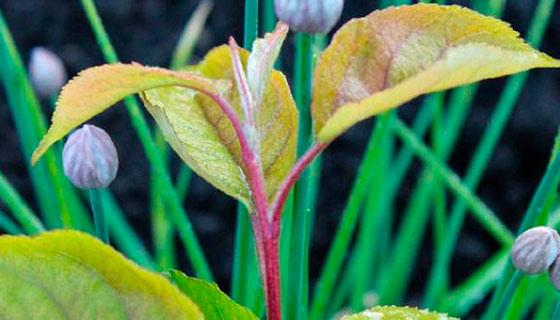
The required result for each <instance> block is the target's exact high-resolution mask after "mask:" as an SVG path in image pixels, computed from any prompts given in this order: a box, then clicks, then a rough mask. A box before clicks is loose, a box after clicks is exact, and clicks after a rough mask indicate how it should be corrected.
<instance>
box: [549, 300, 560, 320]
mask: <svg viewBox="0 0 560 320" xmlns="http://www.w3.org/2000/svg"><path fill="white" fill-rule="evenodd" d="M550 319H560V301H559V302H556V305H555V306H554V311H553V312H552V317H551V318H550Z"/></svg>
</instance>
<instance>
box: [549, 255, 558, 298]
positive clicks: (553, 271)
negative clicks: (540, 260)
mask: <svg viewBox="0 0 560 320" xmlns="http://www.w3.org/2000/svg"><path fill="white" fill-rule="evenodd" d="M548 276H549V277H550V282H552V284H553V285H554V287H555V288H556V290H558V291H560V257H558V258H556V261H554V264H552V267H551V268H550V270H549V271H548Z"/></svg>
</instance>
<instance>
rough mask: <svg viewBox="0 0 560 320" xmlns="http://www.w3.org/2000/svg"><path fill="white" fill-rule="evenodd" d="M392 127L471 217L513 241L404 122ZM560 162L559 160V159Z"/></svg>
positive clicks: (507, 242) (495, 234) (501, 239)
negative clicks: (461, 203)
mask: <svg viewBox="0 0 560 320" xmlns="http://www.w3.org/2000/svg"><path fill="white" fill-rule="evenodd" d="M394 124H395V125H394V126H393V129H394V131H395V133H396V134H397V136H399V138H401V139H402V141H403V142H404V143H406V144H408V145H410V146H411V147H412V149H413V150H414V152H415V153H416V155H417V156H418V157H419V158H420V159H421V160H422V161H424V162H425V163H426V164H428V165H430V166H431V167H432V168H433V170H434V172H435V173H436V174H437V175H438V176H440V177H441V178H442V179H443V181H444V182H445V183H446V185H447V187H448V188H449V189H450V190H451V191H452V192H454V193H455V194H456V195H457V196H458V197H460V198H462V199H463V200H464V201H465V202H466V203H467V205H468V206H469V208H470V210H471V211H472V214H473V217H474V218H475V219H476V220H478V222H479V223H480V224H481V226H482V227H483V228H485V229H486V230H487V231H488V232H489V233H490V234H491V235H492V236H493V237H494V238H495V239H496V240H497V241H498V242H500V243H501V244H503V245H506V246H509V245H511V244H512V243H513V240H514V237H513V235H512V233H511V231H510V230H509V229H508V228H507V227H506V226H505V225H504V224H503V223H502V222H501V221H500V219H498V217H497V216H496V214H495V213H494V212H493V211H492V210H491V209H490V208H488V206H486V204H485V203H484V202H483V201H482V200H480V199H479V198H478V197H477V196H476V195H475V194H474V193H473V191H472V190H471V189H470V188H469V187H467V186H466V185H465V184H464V183H463V182H462V181H461V179H460V178H459V177H458V176H457V175H456V174H455V173H454V172H453V171H452V170H451V169H449V168H448V167H447V166H446V165H445V164H444V163H443V162H442V161H441V160H440V159H439V158H438V157H437V156H436V155H434V154H433V153H432V151H431V150H430V149H429V148H428V147H427V146H426V145H425V144H424V143H423V142H422V141H420V140H419V139H418V138H417V137H416V136H414V133H413V132H412V131H411V130H410V129H409V128H408V127H407V126H406V124H404V123H403V122H402V121H401V120H398V119H397V120H396V121H395V122H394ZM559 162H560V161H559Z"/></svg>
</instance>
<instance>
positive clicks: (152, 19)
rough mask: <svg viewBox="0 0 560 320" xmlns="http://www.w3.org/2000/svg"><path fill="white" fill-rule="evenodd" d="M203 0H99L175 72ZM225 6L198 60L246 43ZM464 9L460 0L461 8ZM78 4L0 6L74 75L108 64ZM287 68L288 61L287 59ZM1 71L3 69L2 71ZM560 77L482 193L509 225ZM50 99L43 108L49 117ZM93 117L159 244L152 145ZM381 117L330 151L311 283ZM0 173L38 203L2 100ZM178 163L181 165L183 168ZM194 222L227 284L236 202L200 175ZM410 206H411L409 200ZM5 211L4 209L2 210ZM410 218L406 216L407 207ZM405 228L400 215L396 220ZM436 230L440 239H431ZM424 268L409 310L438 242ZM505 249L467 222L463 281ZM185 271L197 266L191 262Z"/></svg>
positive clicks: (462, 152)
mask: <svg viewBox="0 0 560 320" xmlns="http://www.w3.org/2000/svg"><path fill="white" fill-rule="evenodd" d="M197 2H198V1H196V0H119V1H115V0H99V1H97V3H98V5H99V10H100V13H101V15H102V17H103V19H104V22H105V26H106V28H107V30H108V31H109V33H110V35H111V37H112V39H113V42H114V44H115V46H116V49H117V51H118V52H119V54H120V56H121V58H122V60H123V61H138V62H141V63H144V64H148V65H159V66H165V65H167V64H168V63H169V58H170V55H171V52H172V50H173V48H174V45H175V43H176V41H177V39H178V36H179V33H180V31H181V29H182V27H183V24H184V23H185V21H186V20H187V18H188V17H189V15H190V13H191V12H192V10H193V9H194V7H195V6H196V4H197ZM215 2H216V3H217V5H216V7H215V10H214V12H213V14H212V16H211V18H210V20H209V23H208V28H207V31H205V33H204V35H203V37H202V40H201V42H200V44H199V45H198V48H197V56H198V57H200V56H202V55H203V54H204V52H206V51H207V50H208V49H210V48H211V47H213V46H215V45H218V44H221V43H224V42H226V40H227V37H228V36H229V35H233V36H235V37H236V38H237V39H242V35H241V32H242V21H243V10H242V7H243V1H239V0H219V1H218V0H216V1H215ZM346 2H347V5H346V8H345V12H344V16H343V21H346V20H348V19H350V18H351V17H356V16H362V15H365V14H367V13H369V12H370V11H372V10H373V9H374V8H376V6H377V2H376V1H373V0H352V1H346ZM536 2H537V1H536V0H532V1H531V0H512V1H508V5H507V9H506V13H505V20H506V21H508V22H510V23H511V24H512V25H513V26H514V27H515V28H516V29H517V30H519V31H520V32H521V33H522V34H525V31H526V30H527V28H528V23H529V21H530V17H531V15H532V12H533V10H534V7H535V4H536ZM456 3H459V2H456ZM80 9H81V8H80V6H79V1H68V0H48V1H47V0H18V1H13V0H0V10H1V11H2V13H3V14H4V15H5V17H6V19H7V21H8V24H9V25H10V27H11V30H12V33H13V36H14V38H15V41H16V44H17V46H18V48H19V49H20V51H21V53H22V55H23V56H24V59H27V57H28V53H29V51H30V49H31V48H32V47H34V46H45V47H48V48H50V49H51V50H53V51H55V52H56V53H58V54H59V55H60V56H61V57H62V59H63V60H64V62H65V63H66V65H67V68H68V71H69V74H70V75H74V74H76V73H77V72H78V71H79V70H81V69H84V68H86V67H89V66H93V65H97V64H101V63H103V59H102V57H101V54H100V51H99V49H98V47H97V45H96V43H95V40H94V38H93V35H92V33H91V32H90V29H89V26H88V24H87V22H86V20H85V18H84V15H83V13H82V12H81V10H80ZM559 37H560V8H556V9H555V12H554V15H553V17H552V25H551V27H550V28H549V30H548V32H547V35H546V37H545V40H544V45H543V50H544V51H545V52H547V53H549V54H551V55H553V56H557V57H558V56H560V39H559ZM286 60H287V61H288V64H289V60H291V59H289V57H286ZM0 72H2V66H0ZM503 84H504V81H503V80H493V81H486V82H484V83H483V85H482V87H481V89H480V91H479V93H478V95H477V98H476V101H475V103H474V106H473V108H472V110H471V111H470V114H469V118H468V121H467V123H466V127H465V129H464V131H463V133H462V135H461V138H460V141H459V144H458V146H457V148H456V151H455V152H454V154H453V157H452V159H451V161H450V166H451V168H453V169H454V170H456V171H457V172H458V173H460V174H462V173H463V171H464V170H465V167H466V165H467V164H468V162H469V161H470V156H471V155H472V153H473V150H474V148H475V147H476V146H477V144H478V141H479V138H480V136H481V133H482V132H483V130H484V129H485V127H486V125H487V124H488V121H489V119H490V117H491V115H492V111H493V107H494V105H495V102H496V99H497V97H498V94H499V93H500V90H501V88H502V86H503ZM559 94H560V74H559V73H558V72H555V71H533V72H531V75H530V77H529V81H528V82H527V85H526V87H525V89H524V90H523V94H522V95H521V98H520V100H519V103H518V104H517V107H516V109H515V111H514V113H513V115H512V117H511V119H510V121H509V124H508V126H507V128H506V130H505V133H504V135H503V137H502V139H501V141H500V143H499V146H498V148H497V150H496V152H495V154H494V156H493V159H492V161H491V162H490V164H489V167H488V169H487V174H486V175H485V178H484V179H483V181H482V184H481V186H480V187H479V188H478V190H477V193H478V194H479V195H480V197H481V198H482V199H483V200H484V201H485V202H486V203H487V204H488V206H489V207H490V208H492V209H493V210H494V211H495V212H497V213H498V214H499V216H500V218H502V219H503V220H504V221H505V222H507V224H508V225H509V226H511V228H515V227H517V225H518V223H519V221H520V218H521V216H522V214H523V212H524V210H525V209H526V207H527V205H528V202H529V199H530V197H531V195H532V194H533V192H534V191H535V188H536V185H537V183H538V182H539V180H540V177H541V175H542V174H543V172H544V169H545V165H546V163H547V160H548V158H549V155H550V150H551V147H552V145H553V137H554V136H555V133H556V131H557V127H558V124H559V123H560V113H559V112H558V111H557V110H558V104H559V101H560V99H559V98H560V97H559ZM47 105H48V102H45V110H48V107H47ZM416 105H417V103H413V104H412V105H411V106H407V107H405V108H403V109H401V111H400V114H401V116H402V117H403V118H404V119H406V120H408V121H409V120H411V119H412V117H413V116H414V113H415V111H416V110H417V107H416ZM95 122H96V123H97V124H99V125H100V126H102V127H103V128H105V129H106V130H107V131H108V132H109V133H110V134H111V135H112V136H113V137H114V139H115V142H116V145H117V147H118V149H119V151H120V153H121V163H122V165H121V170H120V172H119V176H118V178H117V180H116V181H115V183H114V184H113V185H112V190H113V191H114V193H115V195H116V196H117V198H118V200H119V202H120V204H121V206H122V207H123V209H124V210H125V212H126V213H127V216H128V219H129V220H130V221H131V222H132V224H133V225H134V227H135V228H136V230H137V231H138V232H139V233H140V234H141V236H142V237H143V239H144V241H145V243H146V244H147V245H149V242H150V220H149V211H148V208H149V203H148V202H147V199H148V197H147V195H148V186H149V182H150V178H149V170H148V166H147V162H146V160H145V157H144V154H143V151H142V147H141V145H140V144H139V142H138V139H137V137H136V135H135V132H134V131H133V130H132V128H131V126H130V122H129V120H128V117H127V114H126V110H125V109H124V108H114V109H112V110H111V111H109V112H107V113H105V114H104V115H102V116H100V117H98V118H97V119H96V120H95ZM370 130H371V121H368V122H366V123H364V124H360V125H359V126H357V127H356V128H354V129H352V130H351V131H350V132H349V133H347V134H346V135H344V136H343V137H342V138H340V139H339V140H338V141H337V142H336V143H334V145H333V146H332V147H331V148H330V149H329V150H328V151H327V152H326V155H325V158H324V160H325V161H324V170H323V172H324V175H323V179H322V183H321V194H320V196H319V205H318V212H317V214H318V216H320V218H319V219H318V220H317V223H316V225H315V230H314V237H313V242H312V257H311V259H310V261H311V276H312V278H315V277H316V276H317V275H318V272H319V270H320V267H321V265H322V261H323V259H324V256H325V252H326V251H327V249H328V246H329V244H330V241H331V239H332V236H333V234H334V231H335V230H336V227H337V223H338V221H339V218H340V212H341V210H342V208H343V206H344V204H345V201H346V196H347V194H348V192H349V190H350V187H351V183H352V181H353V179H354V175H355V172H356V169H357V167H358V164H359V162H360V158H361V154H362V152H363V150H364V147H365V143H366V142H367V139H368V137H369V133H370ZM0 136H1V137H2V142H1V143H0V170H2V172H4V173H5V174H6V175H7V176H8V177H9V179H10V180H11V181H12V183H13V184H14V185H15V186H16V187H17V188H18V189H19V191H20V192H21V193H22V194H23V195H24V196H25V198H26V199H27V200H28V201H29V202H30V203H31V204H32V206H33V207H34V208H36V204H35V202H34V200H33V198H32V190H31V185H30V182H29V179H28V177H27V173H26V165H25V161H27V160H26V159H23V157H22V156H21V153H20V152H19V150H20V147H19V145H18V144H19V142H18V138H17V135H16V133H15V129H14V126H13V122H12V118H11V116H10V114H9V111H8V108H7V106H6V99H5V96H4V93H3V92H1V93H0ZM177 165H178V163H177V161H176V160H175V161H174V165H173V167H174V168H175V169H174V170H176V167H177ZM414 167H415V169H414V172H413V173H412V174H410V175H409V177H408V179H407V180H406V183H405V184H403V185H402V191H401V193H400V195H399V199H398V201H397V203H399V204H406V203H407V201H408V198H409V196H410V191H411V189H412V188H413V186H414V183H415V178H416V176H417V173H418V171H419V169H420V168H421V166H420V164H419V163H418V162H416V163H415V166H414ZM185 206H186V208H187V210H188V212H189V215H190V218H191V219H192V221H193V224H194V226H195V228H196V231H197V233H198V235H199V237H200V240H201V242H202V245H203V247H204V248H205V251H206V252H207V255H208V258H209V260H210V263H211V266H212V268H213V271H214V272H215V274H216V277H217V280H218V283H219V284H220V285H221V287H223V288H224V289H227V288H228V287H229V278H230V272H231V260H232V248H233V247H232V244H233V232H234V227H233V226H234V225H235V209H236V204H235V202H234V201H233V200H231V199H229V198H227V197H226V196H224V195H222V194H221V193H220V192H218V191H216V190H214V189H213V188H212V187H210V186H208V185H207V184H206V183H205V182H203V181H202V180H201V179H199V178H195V179H194V181H193V184H192V189H191V192H190V195H189V197H188V199H187V201H186V202H185ZM403 207H404V205H403ZM0 208H2V205H1V204H0ZM399 212H402V210H399ZM397 221H398V217H397ZM426 234H427V235H430V232H427V233H426ZM425 240H426V241H425V242H424V245H423V246H422V252H421V253H420V258H419V259H418V262H417V265H416V266H415V276H416V278H415V279H414V281H413V284H412V288H411V289H410V291H409V293H410V294H409V296H408V297H409V298H410V301H409V302H411V303H414V302H416V299H415V297H417V296H418V295H419V294H420V293H421V292H422V290H423V284H424V279H425V275H426V273H427V272H428V270H429V264H430V255H431V245H430V241H429V236H427V237H426V239H425ZM495 250H496V243H495V242H494V241H493V240H492V239H490V238H489V237H488V236H487V235H486V234H485V232H484V231H483V230H482V229H481V227H479V225H478V224H477V223H475V222H474V221H473V220H471V219H469V220H468V223H467V225H466V227H465V229H464V232H463V233H462V235H461V238H460V242H459V248H458V250H457V254H456V256H455V260H454V262H453V273H454V275H455V277H454V279H453V281H454V282H457V281H459V280H461V279H462V278H464V277H465V276H467V275H468V274H470V273H471V272H472V270H474V268H475V267H476V266H479V265H480V264H481V263H482V262H483V261H484V260H485V259H487V258H488V257H489V256H490V255H491V254H492V253H493V252H494V251H495ZM182 261H183V263H182V264H183V266H184V268H186V269H187V270H189V269H188V268H189V267H188V266H187V265H186V263H185V259H184V257H182Z"/></svg>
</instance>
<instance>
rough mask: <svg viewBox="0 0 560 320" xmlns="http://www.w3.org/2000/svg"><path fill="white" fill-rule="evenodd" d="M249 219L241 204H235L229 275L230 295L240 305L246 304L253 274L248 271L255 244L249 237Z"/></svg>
mask: <svg viewBox="0 0 560 320" xmlns="http://www.w3.org/2000/svg"><path fill="white" fill-rule="evenodd" d="M251 236H252V235H251V220H250V219H249V213H248V212H247V209H245V207H244V206H243V205H242V204H238V206H237V226H236V229H235V244H234V251H233V270H232V277H231V281H232V282H231V297H232V299H234V300H235V301H237V302H238V303H240V304H242V305H245V306H246V305H247V297H248V292H247V290H248V288H249V283H250V282H251V280H250V279H251V278H252V277H254V276H255V275H254V274H251V273H249V272H248V270H249V267H250V266H249V264H250V263H251V260H252V259H251V258H252V257H251V256H254V255H255V254H254V251H255V249H254V248H255V244H254V242H253V241H252V238H251Z"/></svg>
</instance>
